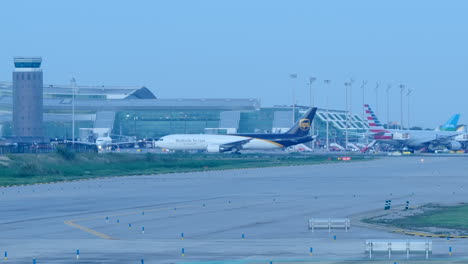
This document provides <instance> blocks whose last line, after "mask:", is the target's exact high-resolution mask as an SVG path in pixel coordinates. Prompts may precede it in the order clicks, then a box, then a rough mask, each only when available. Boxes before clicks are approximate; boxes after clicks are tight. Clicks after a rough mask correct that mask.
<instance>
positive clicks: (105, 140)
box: [96, 137, 112, 150]
mask: <svg viewBox="0 0 468 264" xmlns="http://www.w3.org/2000/svg"><path fill="white" fill-rule="evenodd" d="M110 145H112V138H111V137H98V138H96V146H97V147H98V149H99V150H101V149H105V148H106V147H108V146H110Z"/></svg>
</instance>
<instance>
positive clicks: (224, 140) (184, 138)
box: [155, 134, 283, 150]
mask: <svg viewBox="0 0 468 264" xmlns="http://www.w3.org/2000/svg"><path fill="white" fill-rule="evenodd" d="M248 139H251V140H250V141H249V142H247V143H245V144H243V145H242V149H250V150H272V149H279V148H282V147H283V146H282V145H280V144H278V143H275V142H272V141H268V140H262V139H257V138H250V137H244V136H231V135H205V134H174V135H168V136H164V137H162V138H160V139H159V140H158V141H156V143H155V147H159V148H164V149H170V150H207V149H208V148H209V147H210V146H213V147H214V146H222V145H224V144H230V143H231V142H237V141H241V140H248Z"/></svg>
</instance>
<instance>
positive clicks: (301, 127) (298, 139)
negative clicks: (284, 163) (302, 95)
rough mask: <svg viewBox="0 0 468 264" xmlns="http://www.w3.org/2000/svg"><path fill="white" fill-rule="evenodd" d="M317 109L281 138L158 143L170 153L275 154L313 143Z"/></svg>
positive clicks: (172, 138)
mask: <svg viewBox="0 0 468 264" xmlns="http://www.w3.org/2000/svg"><path fill="white" fill-rule="evenodd" d="M316 111H317V108H316V107H313V108H310V109H309V110H308V111H307V112H306V113H305V114H304V116H303V117H302V118H301V119H299V121H297V122H296V124H294V126H293V127H292V128H291V129H289V130H288V131H287V132H286V133H281V134H228V135H206V134H174V135H167V136H164V137H162V138H160V139H159V140H158V141H156V142H155V146H156V147H159V148H163V149H169V150H203V151H207V152H227V151H232V152H239V151H240V150H272V149H280V148H284V147H289V146H293V145H297V144H301V143H305V142H309V141H312V140H313V138H312V137H311V136H310V135H309V131H310V124H311V123H312V120H313V119H314V116H315V112H316Z"/></svg>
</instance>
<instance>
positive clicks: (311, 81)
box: [309, 77, 317, 149]
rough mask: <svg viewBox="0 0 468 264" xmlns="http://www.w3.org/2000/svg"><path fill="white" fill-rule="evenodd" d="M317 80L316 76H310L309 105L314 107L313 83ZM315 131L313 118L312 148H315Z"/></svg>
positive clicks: (311, 131)
mask: <svg viewBox="0 0 468 264" xmlns="http://www.w3.org/2000/svg"><path fill="white" fill-rule="evenodd" d="M316 80H317V78H315V77H310V78H309V105H310V107H311V108H312V106H313V105H314V97H313V91H312V84H313V83H314V82H315V81H316ZM314 131H315V118H314V119H312V127H311V130H310V136H311V137H312V149H315V142H314V140H313V138H314Z"/></svg>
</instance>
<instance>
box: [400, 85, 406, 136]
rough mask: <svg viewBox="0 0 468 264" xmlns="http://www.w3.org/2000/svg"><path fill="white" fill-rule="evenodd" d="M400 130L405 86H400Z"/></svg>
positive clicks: (401, 127)
mask: <svg viewBox="0 0 468 264" xmlns="http://www.w3.org/2000/svg"><path fill="white" fill-rule="evenodd" d="M399 87H400V129H401V130H403V92H404V91H405V85H404V84H400V85H399Z"/></svg>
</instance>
